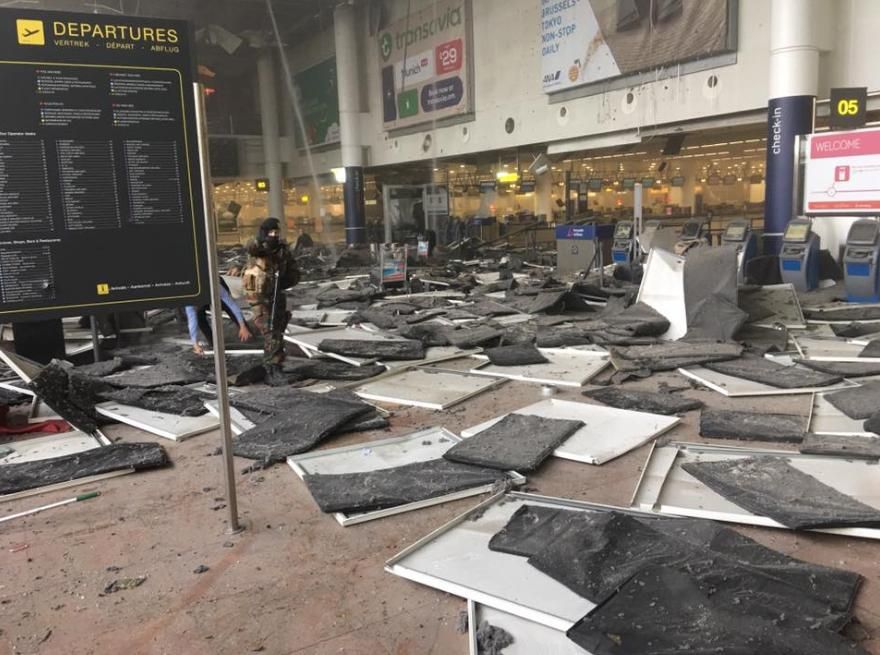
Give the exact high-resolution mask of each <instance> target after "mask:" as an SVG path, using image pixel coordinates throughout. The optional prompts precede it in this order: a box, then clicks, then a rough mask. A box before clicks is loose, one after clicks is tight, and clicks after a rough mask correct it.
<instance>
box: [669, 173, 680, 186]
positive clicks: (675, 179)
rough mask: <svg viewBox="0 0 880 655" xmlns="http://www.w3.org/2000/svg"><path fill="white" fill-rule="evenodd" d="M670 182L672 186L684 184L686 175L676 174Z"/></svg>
mask: <svg viewBox="0 0 880 655" xmlns="http://www.w3.org/2000/svg"><path fill="white" fill-rule="evenodd" d="M669 182H670V184H671V185H672V186H684V176H683V175H676V176H675V177H673V178H672V179H671V180H670V181H669Z"/></svg>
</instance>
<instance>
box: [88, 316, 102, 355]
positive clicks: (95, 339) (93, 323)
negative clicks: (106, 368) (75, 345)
mask: <svg viewBox="0 0 880 655" xmlns="http://www.w3.org/2000/svg"><path fill="white" fill-rule="evenodd" d="M89 323H90V324H91V326H92V352H93V354H94V357H95V362H100V361H101V348H100V345H101V342H100V341H99V339H98V321H97V319H95V317H94V315H92V316H89Z"/></svg>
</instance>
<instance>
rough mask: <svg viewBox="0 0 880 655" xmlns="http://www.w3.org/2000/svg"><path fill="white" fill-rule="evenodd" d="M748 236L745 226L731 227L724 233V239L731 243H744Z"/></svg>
mask: <svg viewBox="0 0 880 655" xmlns="http://www.w3.org/2000/svg"><path fill="white" fill-rule="evenodd" d="M745 236H746V226H745V225H731V226H730V227H728V228H727V232H725V233H724V238H725V239H727V240H729V241H742V240H743V239H744V238H745Z"/></svg>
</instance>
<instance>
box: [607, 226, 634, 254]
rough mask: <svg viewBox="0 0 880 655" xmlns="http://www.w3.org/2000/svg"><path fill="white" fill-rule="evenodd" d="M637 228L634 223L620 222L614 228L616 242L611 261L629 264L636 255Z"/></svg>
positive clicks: (612, 248)
mask: <svg viewBox="0 0 880 655" xmlns="http://www.w3.org/2000/svg"><path fill="white" fill-rule="evenodd" d="M634 237H635V227H634V226H633V222H632V221H619V222H618V223H617V225H615V226H614V242H613V243H612V245H611V261H613V262H614V263H615V264H629V263H630V262H631V261H632V259H633V256H634V255H635V238H634Z"/></svg>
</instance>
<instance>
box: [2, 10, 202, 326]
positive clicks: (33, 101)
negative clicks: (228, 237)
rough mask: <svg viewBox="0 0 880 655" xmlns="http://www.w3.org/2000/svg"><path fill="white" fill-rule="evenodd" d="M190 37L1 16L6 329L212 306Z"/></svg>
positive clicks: (60, 17) (178, 25)
mask: <svg viewBox="0 0 880 655" xmlns="http://www.w3.org/2000/svg"><path fill="white" fill-rule="evenodd" d="M191 43H192V38H191V27H190V25H189V23H186V22H183V21H171V20H159V19H150V18H131V17H123V16H112V15H108V16H103V15H101V16H99V15H95V14H70V13H61V12H53V11H33V10H24V9H22V10H18V9H0V90H2V98H0V321H2V322H7V321H13V320H15V321H22V320H28V319H47V318H54V317H58V316H76V315H81V314H91V313H94V312H99V311H120V310H130V309H138V310H146V309H149V308H152V307H161V306H175V305H189V304H201V303H206V302H208V289H209V284H210V282H209V279H208V277H207V266H206V261H205V257H206V245H205V229H204V224H205V221H204V210H203V206H202V195H201V194H202V179H201V172H200V166H199V142H198V135H197V126H196V97H195V94H194V90H193V81H194V68H195V66H194V58H193V53H192V51H191V50H190V48H191Z"/></svg>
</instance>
